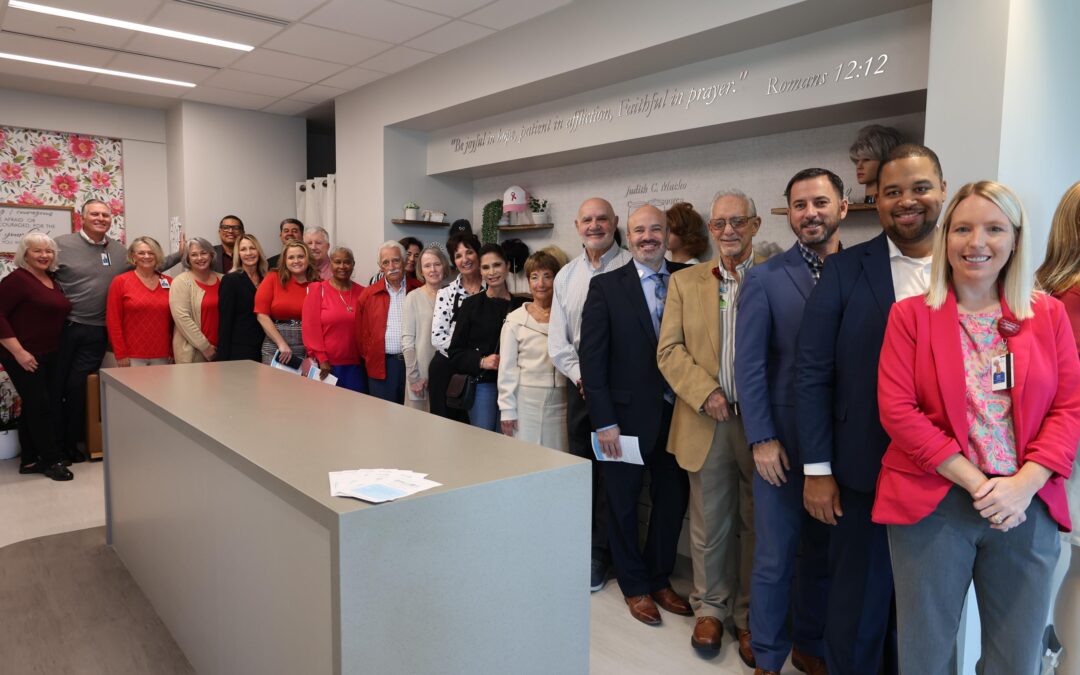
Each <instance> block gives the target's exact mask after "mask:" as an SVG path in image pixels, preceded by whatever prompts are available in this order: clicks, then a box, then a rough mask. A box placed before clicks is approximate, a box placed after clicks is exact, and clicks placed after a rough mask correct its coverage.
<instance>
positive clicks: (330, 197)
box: [296, 173, 337, 244]
mask: <svg viewBox="0 0 1080 675" xmlns="http://www.w3.org/2000/svg"><path fill="white" fill-rule="evenodd" d="M296 217H297V218H298V219H299V220H300V221H301V222H303V223H304V227H322V228H324V229H325V230H326V231H327V232H329V233H330V242H331V243H333V244H336V243H337V232H336V229H337V227H336V226H337V177H336V176H335V175H334V174H332V173H331V174H327V175H325V176H320V177H316V178H309V179H307V180H305V181H301V182H299V183H297V184H296Z"/></svg>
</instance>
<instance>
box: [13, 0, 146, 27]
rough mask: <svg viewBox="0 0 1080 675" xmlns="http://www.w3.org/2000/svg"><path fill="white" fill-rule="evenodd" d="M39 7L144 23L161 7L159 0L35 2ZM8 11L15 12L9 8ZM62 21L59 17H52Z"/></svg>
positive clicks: (61, 0)
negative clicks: (45, 6)
mask: <svg viewBox="0 0 1080 675" xmlns="http://www.w3.org/2000/svg"><path fill="white" fill-rule="evenodd" d="M35 1H36V2H37V3H38V4H40V5H48V6H50V7H59V8H61V9H70V10H72V11H75V12H83V13H86V14H97V15H98V16H106V17H108V18H110V19H122V20H124V21H138V22H140V23H141V22H144V21H146V20H147V19H149V18H150V17H151V16H152V15H153V13H154V11H155V10H157V8H158V7H160V6H161V0H35ZM8 11H15V10H12V9H10V8H9V10H8ZM53 18H54V19H56V20H60V21H62V20H63V19H60V18H59V17H53Z"/></svg>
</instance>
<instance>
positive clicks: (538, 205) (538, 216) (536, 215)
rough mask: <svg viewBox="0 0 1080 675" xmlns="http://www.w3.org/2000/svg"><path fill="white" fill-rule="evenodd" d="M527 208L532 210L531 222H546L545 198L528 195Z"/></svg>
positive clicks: (546, 205) (546, 207)
mask: <svg viewBox="0 0 1080 675" xmlns="http://www.w3.org/2000/svg"><path fill="white" fill-rule="evenodd" d="M529 210H530V211H532V220H533V224H535V225H543V224H544V223H547V222H548V203H547V200H546V199H537V198H536V197H530V198H529Z"/></svg>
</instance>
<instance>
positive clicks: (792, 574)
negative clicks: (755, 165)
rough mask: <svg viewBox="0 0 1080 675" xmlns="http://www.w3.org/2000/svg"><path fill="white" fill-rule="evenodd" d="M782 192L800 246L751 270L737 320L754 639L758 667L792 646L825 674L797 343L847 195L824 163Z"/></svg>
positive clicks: (836, 239) (822, 543) (798, 660)
mask: <svg viewBox="0 0 1080 675" xmlns="http://www.w3.org/2000/svg"><path fill="white" fill-rule="evenodd" d="M784 194H785V195H786V196H787V200H788V224H789V225H791V229H792V231H794V233H795V237H796V242H795V245H794V246H792V247H791V248H790V249H788V251H787V252H786V253H784V254H783V255H781V256H777V257H775V258H773V259H772V260H770V261H768V262H767V263H765V264H764V265H759V266H757V267H754V268H753V269H751V270H750V272H749V273H748V274H747V275H746V283H745V285H744V287H743V289H742V293H741V295H740V296H739V312H738V315H737V317H738V319H737V324H736V328H735V387H736V389H737V390H738V392H739V398H740V400H741V403H742V406H741V407H742V413H743V429H744V430H745V432H746V440H747V442H748V443H750V446H751V448H752V451H753V456H754V465H755V468H756V474H755V476H754V524H755V530H756V532H757V545H756V546H755V549H754V567H753V573H752V576H751V581H750V635H751V640H750V644H751V647H752V649H753V652H754V661H755V663H756V665H757V670H756V671H755V672H756V673H761V674H763V675H764V674H769V673H779V672H780V669H781V668H782V667H783V664H784V661H785V660H787V657H788V652H791V661H792V664H793V665H794V666H795V667H796V668H798V669H799V670H801V671H803V672H806V673H810V674H811V675H816V674H818V673H822V674H824V673H825V660H824V656H825V651H824V646H823V645H822V635H823V633H824V631H825V600H826V596H827V593H828V579H829V578H828V561H827V553H828V542H829V532H828V529H827V528H826V526H825V525H822V524H821V523H818V522H817V521H815V520H813V519H812V518H810V516H809V515H808V514H807V513H806V511H805V510H804V509H803V504H802V492H803V491H802V461H803V457H802V455H801V453H800V452H799V442H798V438H797V436H796V431H795V351H796V345H797V339H798V334H799V325H800V322H801V319H802V313H803V308H804V307H805V305H806V299H807V298H808V297H810V293H811V291H812V290H813V289H814V284H815V283H816V282H817V278H818V276H819V275H820V273H821V268H822V266H823V264H824V261H825V259H826V258H828V257H831V256H832V254H834V253H835V252H836V251H837V250H838V249H839V247H840V222H841V221H842V220H843V219H844V218H845V217H846V215H847V200H845V199H844V184H843V182H842V181H841V180H840V178H839V176H837V175H836V174H834V173H833V172H831V171H828V170H826V169H805V170H803V171H800V172H798V173H797V174H795V175H794V176H793V177H792V179H791V180H790V181H789V182H788V185H787V189H786V190H785V191H784ZM793 579H794V586H795V592H794V593H792V585H793V584H792V580H793ZM792 604H794V608H793V609H794V611H793V612H792V615H793V619H792V622H791V624H792V626H791V627H792V631H791V634H789V633H788V614H789V612H788V610H789V606H790V605H792Z"/></svg>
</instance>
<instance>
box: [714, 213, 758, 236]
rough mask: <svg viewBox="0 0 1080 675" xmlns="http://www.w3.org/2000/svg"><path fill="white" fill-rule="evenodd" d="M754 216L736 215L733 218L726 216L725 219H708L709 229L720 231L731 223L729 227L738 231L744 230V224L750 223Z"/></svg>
mask: <svg viewBox="0 0 1080 675" xmlns="http://www.w3.org/2000/svg"><path fill="white" fill-rule="evenodd" d="M756 217H757V216H736V217H734V218H728V219H726V220H725V219H723V218H716V219H714V220H710V221H709V229H710V230H718V231H722V230H723V229H724V228H725V227H727V226H728V225H731V229H733V230H735V231H736V232H740V231H742V230H745V229H746V226H747V225H749V224H750V221H751V220H753V219H754V218H756Z"/></svg>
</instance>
